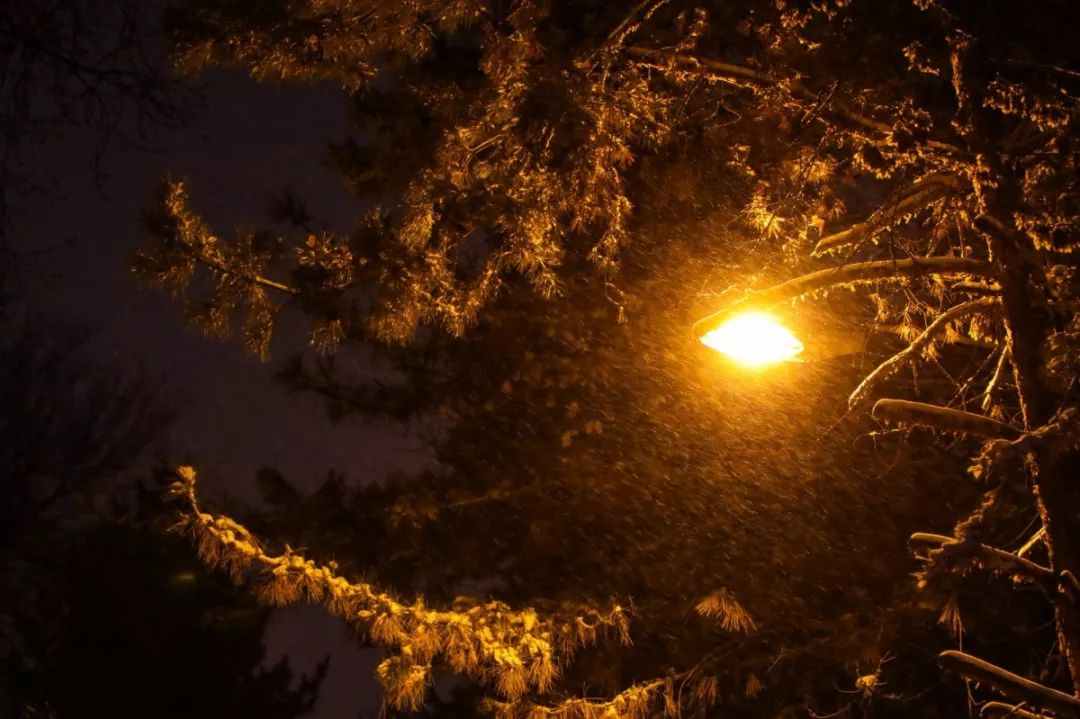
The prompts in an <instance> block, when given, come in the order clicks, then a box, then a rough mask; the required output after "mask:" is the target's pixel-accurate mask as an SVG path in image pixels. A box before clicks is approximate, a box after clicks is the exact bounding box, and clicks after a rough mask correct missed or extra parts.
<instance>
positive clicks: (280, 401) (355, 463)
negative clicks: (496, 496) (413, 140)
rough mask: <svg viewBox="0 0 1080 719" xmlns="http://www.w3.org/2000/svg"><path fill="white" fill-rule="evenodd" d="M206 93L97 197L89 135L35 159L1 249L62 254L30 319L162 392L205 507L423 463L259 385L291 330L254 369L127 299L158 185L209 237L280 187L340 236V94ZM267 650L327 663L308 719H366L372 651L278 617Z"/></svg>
mask: <svg viewBox="0 0 1080 719" xmlns="http://www.w3.org/2000/svg"><path fill="white" fill-rule="evenodd" d="M203 81H204V82H205V86H206V107H205V108H204V109H203V110H202V111H201V112H200V113H199V114H198V116H197V119H196V121H195V123H194V124H193V126H192V127H191V128H189V129H187V130H184V131H179V132H174V133H170V134H168V135H166V136H163V137H162V138H161V139H160V142H159V143H158V144H159V145H160V150H161V151H160V152H146V151H144V150H142V149H138V148H133V147H113V148H112V149H111V150H110V151H109V154H108V156H107V159H106V164H105V167H106V170H107V172H108V173H109V175H110V177H109V178H108V179H107V181H106V183H105V185H104V187H103V188H101V189H100V190H99V189H98V188H96V187H95V186H94V184H93V182H91V177H92V175H91V173H90V170H89V169H88V162H89V159H90V157H91V155H92V151H93V143H94V141H95V137H94V136H93V135H91V134H90V133H85V132H84V133H80V132H78V131H69V132H68V133H67V134H65V135H64V136H62V137H58V138H56V139H54V140H53V141H51V142H50V143H49V144H47V145H46V146H45V147H44V148H43V149H42V151H41V152H40V154H39V160H40V163H39V172H40V176H41V177H42V178H48V179H55V180H56V182H57V188H56V189H57V197H56V199H54V200H52V201H49V202H45V201H39V202H36V203H34V204H31V205H29V206H26V207H24V208H23V211H22V212H21V213H20V214H19V216H18V218H17V222H16V227H15V232H14V233H13V236H14V243H13V244H14V245H15V246H16V247H17V248H18V249H22V250H40V249H44V248H48V247H54V246H58V247H59V248H58V249H57V251H56V252H55V253H52V254H51V255H50V256H49V258H48V260H47V261H46V262H44V263H43V264H41V265H39V268H40V269H42V270H45V271H46V272H45V273H44V276H43V277H39V278H37V279H36V280H35V282H34V284H33V285H32V286H31V288H30V293H29V297H28V299H29V301H30V304H31V305H32V306H34V307H35V308H36V309H37V310H41V311H44V312H46V313H47V315H49V316H51V317H57V318H60V319H63V320H65V321H72V322H75V323H78V324H80V325H83V326H87V327H90V328H93V329H95V330H97V331H98V334H97V339H96V348H95V351H97V352H98V353H100V355H101V356H102V358H103V359H106V360H108V361H109V362H110V363H112V364H114V365H119V366H122V367H130V368H137V369H141V370H143V371H145V372H147V374H149V375H150V376H152V377H160V378H163V379H164V380H165V385H164V386H165V392H164V396H165V397H166V398H167V399H168V401H169V402H171V403H172V404H173V405H174V406H176V407H177V408H178V410H179V416H178V419H177V421H176V423H175V424H174V426H173V429H172V432H171V435H170V436H168V437H167V438H164V439H163V441H162V443H161V446H160V447H158V448H157V449H156V450H155V451H156V453H157V455H158V457H160V458H168V459H171V460H182V461H189V462H191V463H193V464H194V465H195V466H196V467H198V469H199V472H200V477H201V484H202V485H203V487H204V491H206V492H208V493H209V496H215V495H216V496H219V497H220V496H222V494H223V493H224V494H228V495H230V496H232V497H235V498H238V499H241V500H243V501H246V502H254V501H257V498H256V496H255V492H254V489H255V484H254V481H253V476H254V471H255V470H256V469H257V468H258V467H259V466H261V465H263V464H269V465H272V466H275V467H277V468H278V469H280V470H281V471H282V472H284V473H285V475H286V476H288V477H289V478H290V479H292V480H293V481H295V482H296V483H297V484H298V485H300V486H302V487H305V486H306V487H312V486H314V485H315V484H316V483H317V482H319V481H320V480H321V479H322V477H323V476H324V474H325V472H326V471H327V470H329V469H338V470H341V471H342V472H344V474H345V476H346V477H348V478H349V479H350V480H351V481H356V482H368V481H377V480H378V479H380V478H381V477H382V476H383V475H384V474H385V473H386V472H387V471H388V470H390V469H392V468H395V467H415V466H417V465H418V464H420V463H423V462H424V461H425V458H426V457H427V455H426V454H425V452H424V450H423V449H422V448H421V447H420V446H418V444H417V443H416V442H415V441H414V440H411V439H410V438H409V437H408V436H405V435H404V434H403V432H402V430H401V429H400V428H398V427H391V426H387V427H378V426H374V427H373V426H371V425H368V424H365V425H364V426H362V427H358V426H356V425H350V424H348V423H345V424H343V425H339V426H335V425H333V424H331V423H330V422H329V421H328V419H327V417H326V415H325V411H324V408H323V405H322V403H321V402H320V401H318V400H317V399H316V398H313V397H306V396H297V395H288V394H286V392H285V391H284V390H283V389H282V388H281V387H280V386H276V385H274V384H273V383H272V382H271V376H272V374H273V371H274V369H275V359H282V358H284V357H285V356H286V354H288V353H290V352H294V351H296V350H297V349H299V348H301V347H302V346H303V342H304V340H303V335H302V330H303V328H302V327H296V326H293V327H291V328H290V326H289V323H288V322H287V321H285V322H284V323H283V324H282V328H283V331H281V332H280V333H279V335H278V336H277V337H276V341H275V343H274V345H273V347H272V349H273V350H274V351H275V354H274V357H273V358H272V359H271V361H270V362H268V363H265V364H264V363H261V362H259V361H258V360H257V359H254V358H251V357H249V356H247V355H245V353H244V352H243V349H242V348H241V346H240V344H239V343H238V342H234V343H228V344H221V343H218V342H215V341H211V340H206V339H203V338H202V337H200V336H199V335H198V334H197V333H195V332H192V331H190V330H188V329H186V328H185V326H184V319H183V313H182V307H181V303H180V302H177V301H174V300H172V299H171V298H169V297H168V295H167V294H166V293H163V292H160V291H158V290H150V289H142V288H140V287H138V286H137V284H136V282H135V280H134V277H133V275H132V273H131V272H130V271H129V269H128V268H129V264H130V261H131V257H132V254H133V252H134V251H135V249H136V248H137V247H138V246H139V244H140V241H141V238H140V229H139V223H138V217H139V213H140V211H141V210H142V209H143V208H144V207H146V206H147V205H148V204H149V202H150V200H151V196H152V192H153V189H154V186H155V184H156V183H157V182H158V181H159V180H160V179H161V178H162V177H163V176H164V175H165V174H166V173H171V174H173V175H174V176H178V177H186V178H188V179H189V180H190V182H191V185H190V189H191V192H192V196H193V201H194V204H195V206H196V207H197V208H198V210H199V212H200V213H202V214H203V215H204V217H205V218H206V219H207V220H208V221H209V222H210V223H211V224H212V225H213V227H214V228H215V230H216V231H218V232H221V233H222V234H226V233H228V232H230V231H231V230H232V229H233V228H234V227H235V226H236V225H238V224H244V223H247V224H249V225H253V224H258V223H261V222H265V221H267V208H268V205H269V201H270V199H271V197H272V196H273V195H274V194H275V193H277V192H278V191H280V190H281V189H282V188H290V189H292V190H294V191H296V192H297V193H298V194H300V195H301V196H303V197H305V198H308V199H309V200H310V206H311V210H312V211H313V212H314V214H315V215H316V216H317V217H319V218H321V219H325V220H326V221H328V222H329V223H330V224H331V226H332V227H348V226H349V224H350V223H351V221H352V219H353V218H354V213H355V212H357V207H356V206H355V205H353V204H352V203H351V202H350V198H349V197H348V195H347V193H346V191H345V189H344V185H343V184H342V183H341V182H339V181H338V179H337V178H336V177H335V176H334V175H333V173H332V171H331V170H330V169H329V168H328V167H327V166H326V164H325V162H324V159H325V155H326V153H325V151H324V147H325V143H326V142H327V141H329V140H333V139H338V138H341V137H343V136H344V135H345V134H346V132H347V130H346V125H345V109H344V96H343V94H342V93H341V92H340V91H338V90H337V89H336V88H334V87H332V86H317V87H312V86H302V87H301V86H279V87H275V86H268V85H257V84H255V83H254V82H252V81H250V80H248V79H247V78H246V76H244V75H243V74H241V73H238V72H228V71H216V72H213V73H210V74H208V75H207V76H205V77H204V78H203ZM267 645H268V654H267V660H268V662H273V661H275V660H276V659H277V658H278V657H279V656H280V655H281V654H282V653H287V654H288V655H289V656H290V658H291V660H292V664H293V666H294V668H295V669H297V670H299V671H308V670H310V668H311V667H313V666H314V665H315V663H316V662H317V661H318V660H319V659H321V658H322V657H323V656H324V655H326V654H330V655H331V657H332V658H331V665H330V672H329V675H328V677H327V679H326V681H325V682H324V684H323V689H322V691H321V693H320V698H319V703H318V706H317V708H316V711H315V713H314V716H316V717H319V718H320V719H336V718H338V717H355V716H357V713H358V712H360V713H361V714H363V715H370V714H372V713H374V712H376V711H377V710H378V706H379V696H378V690H377V686H376V683H375V679H374V677H373V674H372V669H373V666H374V663H375V662H374V660H373V657H375V656H377V654H378V652H376V651H375V650H363V651H362V650H360V649H358V648H357V646H356V645H355V644H354V643H352V642H351V641H350V640H349V637H348V634H347V630H346V628H345V626H344V625H343V624H342V623H341V622H340V621H339V620H337V619H334V618H332V617H330V616H328V615H327V614H326V613H325V611H323V610H321V609H318V608H314V607H305V606H294V607H291V608H288V609H285V610H282V611H281V612H280V613H279V614H278V615H277V618H276V619H275V620H274V621H273V623H272V625H271V627H270V630H269V633H268V636H267Z"/></svg>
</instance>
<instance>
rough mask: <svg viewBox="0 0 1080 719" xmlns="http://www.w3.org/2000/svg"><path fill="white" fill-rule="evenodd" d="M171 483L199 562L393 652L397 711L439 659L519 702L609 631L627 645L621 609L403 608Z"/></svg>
mask: <svg viewBox="0 0 1080 719" xmlns="http://www.w3.org/2000/svg"><path fill="white" fill-rule="evenodd" d="M176 478H177V479H176V481H175V482H174V483H173V485H172V486H171V487H170V494H171V495H173V496H175V497H178V498H180V499H182V500H183V501H184V502H185V503H186V508H185V509H183V510H182V511H181V519H180V522H179V523H178V524H177V526H176V529H178V530H182V531H186V532H187V533H189V534H190V535H191V536H192V537H193V539H194V541H195V544H196V546H197V548H198V553H199V557H200V558H201V559H202V560H203V561H204V562H206V563H207V564H208V565H211V566H216V567H222V568H224V569H225V570H226V571H228V573H229V574H230V575H231V576H232V577H233V578H234V579H236V580H240V579H242V578H244V577H245V576H247V575H248V574H249V573H250V572H251V571H253V570H254V571H256V572H258V574H259V579H260V581H261V585H262V586H261V595H262V597H263V598H264V599H265V600H267V601H268V602H270V603H271V604H274V605H278V606H280V605H285V604H290V603H292V602H295V601H298V600H300V599H307V600H309V601H312V602H318V603H321V604H323V605H325V606H326V608H327V609H328V610H329V611H330V612H332V613H333V614H335V615H337V616H340V617H342V618H343V619H346V620H348V621H350V622H352V623H354V624H355V625H356V626H357V627H358V628H359V629H360V630H361V631H362V632H363V633H364V634H365V635H366V636H367V637H369V638H370V640H371V641H372V642H373V643H374V644H375V645H378V646H382V647H385V648H386V649H388V650H390V651H391V652H393V654H392V655H391V657H389V658H388V660H386V661H384V662H383V663H382V664H380V666H379V670H378V676H379V678H380V680H381V681H383V683H384V688H385V689H386V696H387V699H388V701H389V702H390V703H391V704H392V705H393V706H395V707H396V708H400V709H410V708H412V709H415V708H416V707H417V706H418V705H419V703H418V702H419V701H420V700H422V697H423V693H424V691H425V690H426V686H427V684H428V683H429V679H430V667H431V664H432V662H433V661H435V660H442V661H444V662H445V663H446V665H447V666H449V667H450V668H451V669H452V670H453V671H455V672H457V673H459V674H462V675H464V676H467V677H469V678H472V679H475V680H478V681H484V682H490V683H493V684H495V685H496V687H497V688H498V690H499V692H500V693H501V694H502V695H503V696H505V697H506V698H507V699H509V700H511V701H516V700H518V699H519V698H520V697H521V696H522V695H523V694H524V693H525V692H527V691H530V690H535V691H538V692H544V691H547V690H548V689H550V687H551V684H552V682H553V681H554V680H555V678H556V676H557V675H558V664H559V663H560V662H562V661H566V660H568V659H569V658H570V657H571V656H572V654H573V652H574V651H575V650H577V649H578V648H580V647H582V646H585V645H587V644H591V643H593V642H595V641H596V640H597V639H598V638H599V637H600V636H601V635H602V634H604V633H606V632H608V631H613V632H615V634H616V635H617V636H618V638H619V639H620V640H621V641H623V642H628V641H629V636H628V627H627V619H626V615H625V613H624V611H623V610H622V608H621V607H618V606H615V607H614V608H612V609H611V610H609V611H600V610H596V609H585V610H577V611H574V612H570V611H568V612H566V613H565V614H554V615H551V616H547V617H541V616H539V615H538V614H537V612H536V611H535V610H533V609H531V608H528V609H524V610H513V609H511V608H510V607H508V606H507V605H505V604H503V603H502V602H498V601H492V602H488V603H486V604H472V603H471V602H470V603H468V604H464V605H463V606H462V608H455V609H451V610H445V611H440V610H434V609H429V608H427V607H426V606H425V605H424V603H423V600H417V601H415V602H413V603H412V604H405V603H402V602H400V601H399V600H397V599H395V598H394V597H392V596H391V595H389V594H387V593H384V592H381V591H379V590H378V589H376V588H375V587H374V586H373V585H371V584H368V583H366V582H352V581H349V580H348V579H346V578H344V577H342V576H341V575H339V574H338V573H337V571H336V567H335V566H334V565H333V564H332V563H331V564H330V565H319V564H316V563H315V562H314V561H313V560H310V559H307V558H305V557H304V556H302V555H300V554H298V553H296V552H293V551H292V550H291V549H289V548H288V547H286V548H285V551H284V552H283V553H282V554H279V555H272V554H268V553H267V552H266V551H265V550H264V548H263V546H262V544H261V543H260V542H259V541H258V540H257V539H256V538H255V537H254V536H253V535H252V534H251V533H250V532H249V531H248V530H247V529H246V528H245V527H244V526H242V525H241V524H239V523H237V522H236V521H234V520H232V519H230V518H229V517H226V516H224V515H213V514H210V513H207V512H203V511H201V510H200V508H199V504H198V500H197V497H196V495H195V480H196V476H195V470H194V469H192V468H191V467H180V468H178V469H177V471H176ZM460 601H465V600H463V599H459V602H460Z"/></svg>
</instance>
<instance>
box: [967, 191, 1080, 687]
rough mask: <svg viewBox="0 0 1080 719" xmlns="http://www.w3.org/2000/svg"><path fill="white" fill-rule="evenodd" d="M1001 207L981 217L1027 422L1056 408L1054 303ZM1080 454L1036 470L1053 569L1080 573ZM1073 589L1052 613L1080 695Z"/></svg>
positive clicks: (1039, 460)
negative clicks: (1050, 359)
mask: <svg viewBox="0 0 1080 719" xmlns="http://www.w3.org/2000/svg"><path fill="white" fill-rule="evenodd" d="M1008 216H1009V215H1008V214H1002V213H1000V212H997V213H995V215H994V216H988V215H982V216H980V217H979V218H978V219H977V220H976V225H977V226H978V228H979V229H980V230H982V231H983V232H984V233H985V234H986V235H987V237H988V239H989V245H990V251H991V255H992V257H993V259H994V261H995V263H996V264H997V265H998V266H999V268H1000V274H999V276H998V280H999V282H1000V283H1001V291H1002V304H1003V306H1004V309H1005V329H1006V333H1005V336H1006V342H1007V343H1008V348H1009V351H1010V353H1011V356H1012V365H1013V373H1014V377H1015V380H1016V386H1017V388H1018V390H1019V393H1020V405H1021V410H1022V412H1023V415H1024V425H1025V429H1028V430H1030V429H1035V428H1038V427H1040V426H1042V425H1044V424H1046V423H1047V422H1048V421H1049V420H1050V418H1051V415H1052V412H1053V407H1052V405H1051V394H1050V393H1049V392H1047V391H1046V389H1045V388H1044V386H1043V383H1042V380H1041V376H1040V370H1041V369H1042V367H1043V359H1042V358H1043V350H1044V345H1045V343H1046V339H1047V337H1048V335H1049V333H1050V330H1051V328H1052V324H1051V318H1050V316H1049V308H1048V306H1047V303H1046V300H1045V297H1043V296H1042V293H1041V290H1040V288H1041V287H1042V286H1043V284H1042V283H1041V282H1039V281H1038V279H1039V276H1040V275H1041V268H1040V267H1038V266H1036V265H1035V264H1033V263H1032V262H1030V261H1028V259H1027V257H1026V256H1025V252H1024V240H1023V238H1022V237H1020V236H1019V234H1018V233H1017V232H1016V231H1015V230H1013V229H1012V228H1010V227H1008V226H1007V225H1005V224H1004V223H1003V222H1001V221H1000V220H998V219H997V218H998V217H1008ZM1078 460H1080V456H1078V454H1077V453H1076V452H1069V453H1064V454H1061V455H1058V456H1054V455H1052V454H1050V453H1046V452H1041V453H1039V455H1038V456H1037V457H1036V462H1035V466H1034V469H1033V470H1032V484H1033V488H1034V492H1035V501H1036V505H1037V507H1038V511H1039V517H1040V519H1041V520H1042V524H1043V528H1044V529H1045V530H1046V535H1045V539H1044V541H1045V542H1046V548H1047V551H1048V553H1049V555H1050V568H1051V569H1052V570H1053V572H1054V574H1055V576H1057V577H1059V578H1060V577H1062V574H1063V573H1065V572H1068V573H1071V575H1072V576H1080V517H1078V513H1080V475H1078V474H1077V470H1080V461H1078ZM1073 602H1074V596H1073V592H1071V591H1070V589H1069V588H1068V586H1066V585H1064V584H1062V583H1061V582H1060V581H1059V582H1058V589H1057V594H1056V596H1055V598H1054V618H1055V623H1056V628H1057V636H1058V643H1059V645H1060V648H1061V652H1062V654H1063V655H1064V657H1065V661H1066V664H1067V666H1068V668H1069V674H1070V678H1071V680H1072V686H1073V693H1074V694H1076V695H1077V696H1080V617H1078V616H1077V612H1076V607H1075V606H1074V603H1073Z"/></svg>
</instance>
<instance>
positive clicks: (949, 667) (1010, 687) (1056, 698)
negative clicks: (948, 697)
mask: <svg viewBox="0 0 1080 719" xmlns="http://www.w3.org/2000/svg"><path fill="white" fill-rule="evenodd" d="M938 663H940V664H941V666H942V668H943V669H945V670H946V671H949V672H953V673H955V674H959V675H960V676H962V677H965V678H967V679H973V680H975V681H977V682H981V683H983V684H987V685H989V686H991V687H994V688H995V689H997V690H998V691H1000V692H1002V693H1003V694H1007V695H1009V696H1012V697H1015V698H1017V699H1021V700H1023V701H1024V702H1025V703H1027V704H1029V705H1030V706H1032V707H1034V708H1037V709H1047V710H1049V711H1052V712H1054V713H1055V714H1059V715H1061V716H1065V717H1077V718H1080V699H1077V698H1076V697H1073V696H1070V695H1068V694H1066V693H1064V692H1059V691H1058V690H1056V689H1051V688H1050V687H1046V686H1043V685H1042V684H1038V683H1036V682H1033V681H1031V680H1030V679H1025V678H1024V677H1022V676H1019V675H1017V674H1013V673H1012V672H1009V671H1006V670H1005V669H1002V668H1001V667H998V666H994V665H993V664H990V663H989V662H986V661H983V660H982V659H979V658H977V657H973V656H971V655H970V654H964V653H963V652H958V651H955V650H949V651H945V652H942V653H941V654H939V655H938Z"/></svg>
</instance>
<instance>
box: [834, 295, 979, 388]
mask: <svg viewBox="0 0 1080 719" xmlns="http://www.w3.org/2000/svg"><path fill="white" fill-rule="evenodd" d="M997 305H998V299H997V298H996V297H980V298H979V299H977V300H971V301H969V302H963V303H961V304H958V305H954V306H953V307H950V308H949V309H947V310H945V311H944V312H942V313H941V314H939V315H938V316H937V317H936V318H934V321H933V322H931V323H930V324H929V326H927V328H926V329H925V330H923V331H922V333H921V334H920V335H919V336H918V337H916V338H915V339H914V340H912V341H911V344H909V345H908V346H907V347H905V348H904V349H903V350H901V351H900V352H897V353H896V354H894V355H893V356H892V357H890V358H889V359H887V360H885V361H884V362H882V363H881V364H879V365H878V366H877V368H875V369H874V371H873V372H871V373H870V374H868V375H867V376H866V378H865V379H863V381H862V382H860V383H859V386H858V387H856V388H855V391H854V392H852V393H851V396H850V397H848V407H849V408H854V407H855V406H856V405H858V404H859V403H860V402H862V401H863V400H865V399H866V398H867V397H868V396H869V395H870V392H871V391H872V390H873V389H874V387H875V386H877V385H878V384H880V383H881V382H884V381H885V380H887V379H888V378H889V377H891V376H893V375H894V374H896V373H897V371H899V370H900V368H901V367H903V366H904V363H906V362H908V361H914V360H916V359H918V357H919V353H921V352H922V351H923V350H924V349H926V347H927V346H928V345H929V344H930V343H931V342H933V340H934V338H935V337H937V336H938V335H939V334H941V333H942V332H944V331H945V329H946V328H947V327H948V326H949V324H950V323H951V322H955V321H956V320H959V319H961V318H963V317H967V316H968V315H971V314H975V313H978V312H986V311H989V310H991V309H993V308H994V307H996V306H997Z"/></svg>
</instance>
